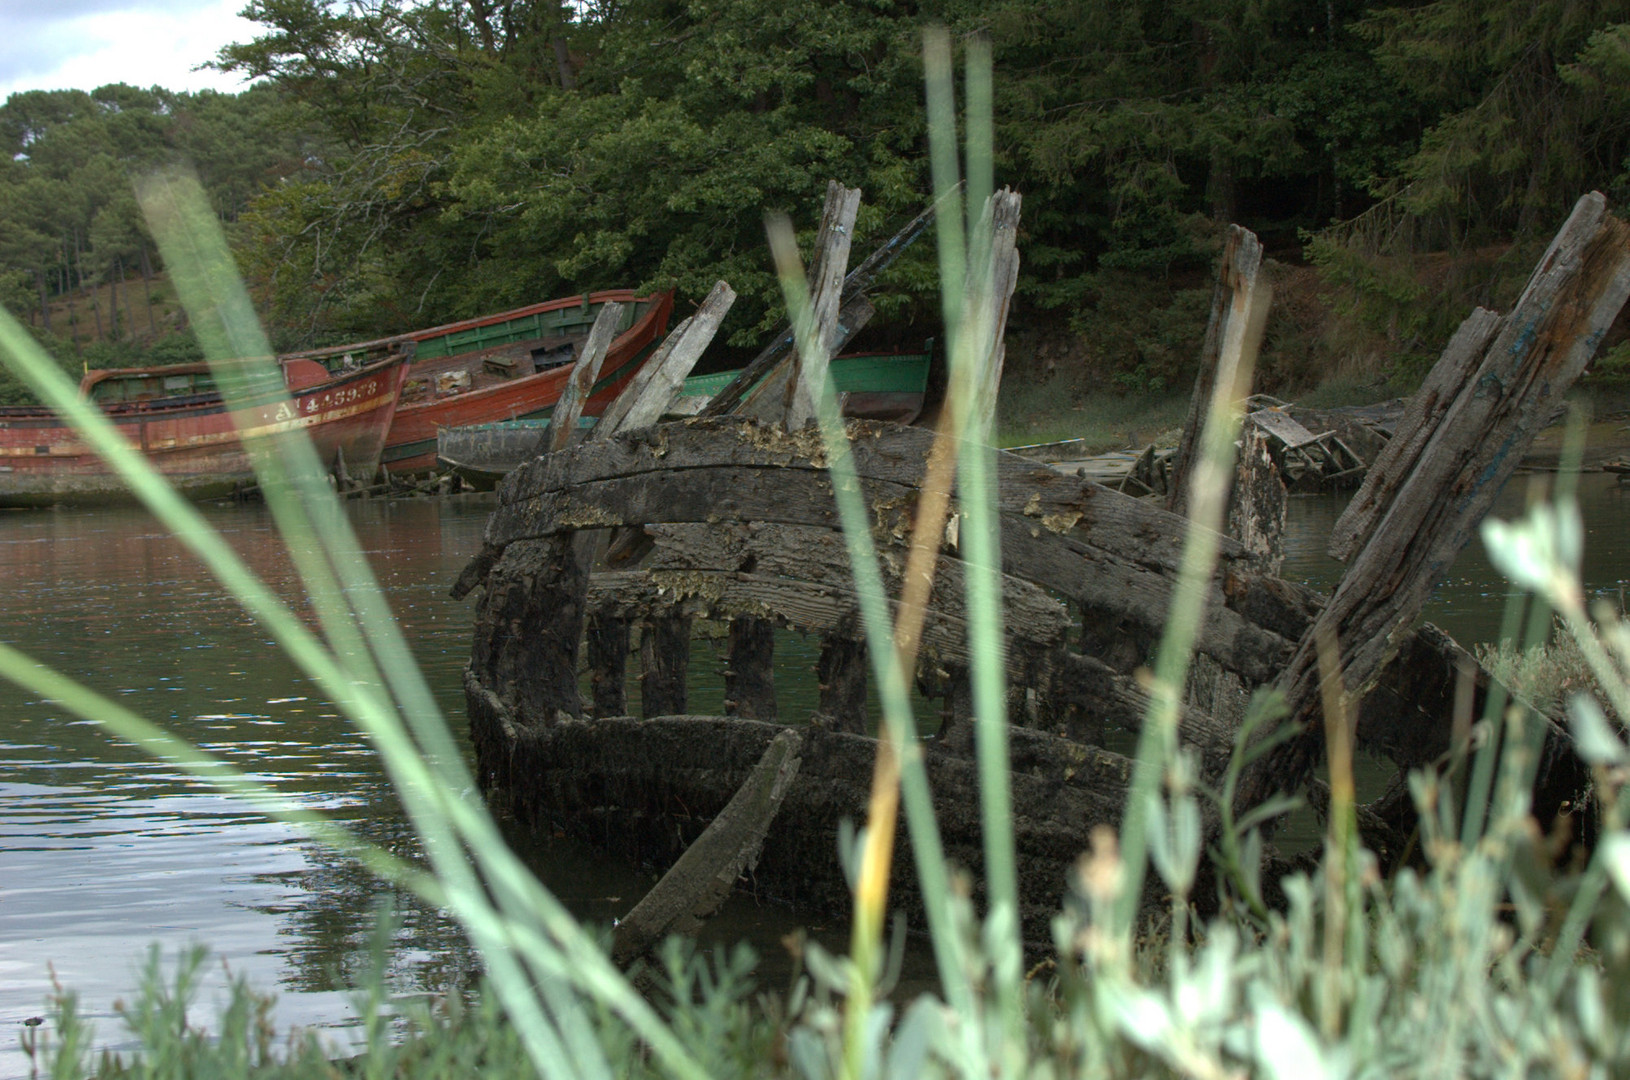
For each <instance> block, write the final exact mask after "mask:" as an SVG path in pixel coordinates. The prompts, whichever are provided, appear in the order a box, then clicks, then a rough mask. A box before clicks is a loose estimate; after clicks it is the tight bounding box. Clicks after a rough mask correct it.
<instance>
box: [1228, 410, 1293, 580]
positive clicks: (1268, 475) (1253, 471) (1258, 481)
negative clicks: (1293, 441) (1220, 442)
mask: <svg viewBox="0 0 1630 1080" xmlns="http://www.w3.org/2000/svg"><path fill="white" fill-rule="evenodd" d="M1287 507H1288V495H1287V493H1286V491H1285V482H1284V480H1282V479H1281V478H1280V476H1279V466H1277V465H1275V464H1274V463H1273V455H1272V454H1270V453H1269V452H1268V442H1267V436H1266V435H1265V434H1264V433H1263V432H1262V431H1261V430H1259V429H1257V428H1253V427H1247V428H1246V430H1245V432H1244V436H1243V438H1242V439H1241V441H1240V453H1239V461H1238V463H1237V464H1236V465H1235V467H1234V491H1233V496H1232V498H1231V499H1230V500H1229V504H1228V535H1229V536H1231V537H1233V538H1234V539H1235V540H1238V541H1239V542H1240V546H1242V547H1243V548H1245V550H1246V551H1248V552H1250V553H1251V556H1250V557H1251V559H1252V561H1253V562H1254V563H1255V564H1256V569H1257V570H1258V571H1260V572H1261V573H1264V574H1271V575H1274V576H1277V575H1278V573H1279V569H1280V567H1281V566H1283V565H1284V562H1285V513H1286V510H1287Z"/></svg>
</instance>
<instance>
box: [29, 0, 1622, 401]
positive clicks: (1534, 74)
mask: <svg viewBox="0 0 1630 1080" xmlns="http://www.w3.org/2000/svg"><path fill="white" fill-rule="evenodd" d="M246 14H247V15H248V16H249V17H250V18H252V19H254V20H256V21H258V22H259V23H260V24H261V27H262V32H261V34H260V36H258V37H257V38H255V39H254V40H252V41H248V42H243V43H240V44H237V45H233V46H231V47H229V48H227V49H225V50H223V52H222V53H221V55H220V56H219V57H218V58H217V63H218V64H220V65H221V66H223V67H225V68H227V69H228V70H232V71H236V72H239V73H241V74H243V75H246V76H256V77H259V81H258V82H256V83H255V84H253V86H252V88H251V89H249V90H247V91H245V92H244V93H241V94H237V95H229V94H216V93H201V94H180V93H170V92H167V91H164V90H161V89H158V88H154V89H149V90H141V89H135V88H132V87H128V86H122V85H118V86H109V87H104V88H102V89H100V90H98V91H96V92H95V93H92V94H85V93H80V92H71V91H62V92H31V93H20V94H14V95H12V96H11V98H10V99H9V100H7V101H6V103H5V104H4V106H0V140H3V141H4V142H5V143H6V145H7V148H8V150H9V153H7V154H6V155H5V160H4V161H0V178H3V182H0V299H3V300H4V302H5V304H6V305H7V306H8V307H9V308H11V310H13V311H14V312H16V313H18V314H20V315H21V314H23V313H26V312H29V311H32V312H33V313H34V317H33V325H34V326H35V328H36V330H37V331H38V332H40V333H41V335H42V337H45V338H46V339H47V340H50V341H54V342H56V343H57V344H58V347H59V352H60V351H61V345H62V343H65V342H69V341H70V339H69V337H68V331H67V329H66V328H65V327H63V326H61V325H57V324H52V325H49V326H48V325H46V323H47V321H48V319H49V315H50V310H51V303H52V301H53V299H54V298H58V297H62V296H66V295H68V294H71V293H73V292H74V291H75V290H84V289H86V288H89V287H91V286H93V285H97V284H101V285H109V284H111V285H112V286H113V287H114V288H130V287H132V285H129V284H125V283H126V282H141V281H144V280H146V279H147V277H148V276H149V274H150V272H152V271H153V270H154V269H155V267H154V266H153V263H154V260H155V259H156V254H155V252H154V249H153V245H152V244H151V242H150V240H149V239H148V238H147V237H146V236H145V235H144V233H143V230H142V226H141V223H140V221H139V220H138V216H137V215H136V213H135V209H134V204H133V200H132V199H131V196H130V178H131V177H132V176H133V175H134V174H136V173H139V172H141V171H142V170H145V169H149V168H152V167H155V166H157V165H160V164H163V163H167V162H171V161H175V160H183V161H187V162H190V163H191V164H192V165H193V166H194V167H195V168H196V169H197V170H198V172H199V174H200V176H201V178H202V179H203V182H204V184H205V186H206V188H207V189H208V190H209V191H210V193H211V194H212V197H213V198H214V200H215V202H216V205H217V207H218V209H219V212H220V215H221V218H222V220H223V222H225V223H226V224H227V226H228V228H229V232H230V235H231V236H232V238H233V242H234V244H235V245H236V249H237V251H238V253H239V259H240V264H241V266H242V268H243V270H244V272H245V275H246V277H247V278H248V280H249V282H250V284H251V287H252V288H253V290H254V291H255V295H256V297H257V300H258V302H259V303H260V305H261V310H262V313H263V315H264V316H265V318H266V319H267V322H268V326H269V328H270V329H271V330H272V332H273V338H274V341H275V342H276V343H277V344H278V345H280V346H282V347H295V346H304V345H310V344H317V343H325V342H331V341H335V340H340V339H345V338H349V337H355V336H364V335H373V334H378V333H388V332H391V331H395V330H402V329H407V328H409V327H413V326H419V325H427V324H431V323H435V322H440V321H445V320H448V319H453V318H461V317H466V316H471V315H476V314H480V313H483V312H487V311H492V310H497V309H501V308H504V307H508V306H514V305H518V304H522V303H526V302H529V301H531V300H535V299H542V298H547V297H550V296H556V295H561V294H565V293H571V292H578V291H582V290H586V289H592V288H601V287H609V286H637V287H641V288H658V287H662V288H674V289H676V290H678V293H679V297H680V302H681V305H682V307H681V310H683V305H685V304H687V303H689V302H692V301H694V300H697V299H699V298H700V297H701V296H702V295H703V294H704V293H705V292H706V290H707V288H708V287H709V286H710V285H711V284H712V283H713V281H714V280H716V279H717V278H719V277H723V278H726V279H728V280H729V281H730V282H731V283H732V284H733V285H734V286H735V287H736V288H737V289H738V290H739V291H740V292H741V293H742V295H743V302H742V303H741V304H740V305H738V309H739V310H738V311H737V312H735V313H733V314H732V318H731V322H730V324H728V325H727V328H726V332H727V334H728V335H729V337H730V341H731V344H733V345H735V346H737V347H745V346H746V345H748V344H749V343H751V342H752V341H753V340H754V339H755V338H756V336H757V335H758V334H759V333H760V332H761V331H762V329H763V328H764V326H765V325H767V323H768V322H769V321H771V320H773V319H774V318H775V317H776V315H777V311H776V300H775V289H774V287H773V282H772V279H771V276H770V267H769V260H768V255H767V252H766V248H765V244H764V240H763V215H764V213H765V211H768V210H781V211H786V212H789V213H791V214H792V215H793V217H794V220H795V221H797V222H798V223H799V224H800V226H802V227H805V228H810V229H812V228H813V225H814V220H813V219H814V216H815V214H816V213H817V208H818V206H819V203H820V193H821V192H822V190H823V189H824V185H825V183H826V180H827V179H828V178H829V177H830V178H837V179H841V180H843V181H844V182H845V183H848V184H851V185H855V186H859V187H860V188H862V189H863V190H864V192H865V203H864V209H863V211H862V217H861V221H860V226H859V229H858V231H859V233H860V234H861V235H860V236H859V237H857V250H863V249H865V248H866V245H867V242H868V240H876V239H880V238H881V237H883V236H886V235H887V234H888V232H890V231H892V229H893V228H895V227H897V226H898V225H899V224H900V223H901V222H903V221H904V220H905V219H907V218H908V217H910V216H911V215H913V214H915V213H916V212H917V211H918V210H920V209H921V208H922V207H923V206H924V205H925V204H926V202H927V200H928V192H929V180H928V169H927V162H926V155H925V132H924V120H923V108H922V89H921V87H922V65H921V60H920V49H921V31H922V27H923V26H924V25H925V24H927V23H929V22H930V21H938V22H942V23H945V24H947V25H948V26H949V27H951V29H952V31H953V33H954V34H955V35H956V36H957V37H958V38H959V39H965V38H966V37H968V36H969V35H975V34H978V35H983V36H985V37H986V38H988V40H989V41H990V43H991V46H992V49H993V52H994V56H995V66H996V113H997V147H996V153H997V170H998V181H999V182H1001V183H1006V184H1010V185H1012V186H1013V187H1015V188H1017V189H1018V190H1020V191H1022V192H1023V194H1024V197H1025V202H1024V233H1023V236H1022V238H1021V250H1022V254H1023V259H1024V263H1023V276H1022V278H1021V281H1020V286H1019V296H1018V300H1017V305H1016V309H1015V314H1014V320H1013V322H1014V325H1015V326H1016V327H1017V328H1019V329H1020V330H1025V329H1027V328H1028V329H1032V330H1045V331H1046V332H1047V333H1050V334H1052V335H1054V336H1055V337H1057V338H1061V339H1067V340H1070V341H1073V342H1074V345H1073V346H1072V349H1073V353H1072V355H1074V356H1075V357H1076V358H1078V359H1079V360H1080V361H1081V362H1082V363H1083V364H1086V365H1089V366H1093V367H1095V368H1096V369H1097V370H1100V371H1101V372H1103V373H1105V374H1107V375H1108V376H1110V377H1112V378H1114V379H1117V380H1119V382H1120V383H1121V385H1124V386H1127V387H1131V388H1138V387H1158V386H1169V385H1175V383H1176V380H1180V379H1182V378H1184V377H1185V373H1184V366H1185V365H1186V364H1191V363H1192V360H1193V355H1194V346H1193V343H1194V341H1195V339H1196V336H1197V335H1196V331H1195V326H1196V324H1197V323H1199V322H1201V321H1203V318H1204V306H1205V302H1206V297H1207V296H1208V291H1207V289H1206V287H1205V275H1206V273H1207V267H1208V266H1209V263H1210V260H1211V258H1212V255H1213V254H1214V252H1215V250H1216V245H1217V241H1218V237H1219V235H1220V231H1221V227H1222V226H1223V225H1225V224H1226V223H1228V222H1230V221H1237V222H1240V223H1241V224H1244V225H1246V226H1248V227H1250V228H1252V229H1254V230H1256V231H1257V232H1258V233H1259V234H1260V235H1261V236H1262V237H1263V239H1264V241H1265V242H1266V243H1267V245H1268V247H1269V250H1270V253H1271V254H1273V255H1274V256H1275V257H1276V258H1277V259H1278V260H1280V261H1281V262H1284V263H1288V264H1304V263H1306V264H1311V265H1312V266H1315V267H1317V268H1318V274H1319V275H1320V276H1319V278H1318V281H1319V290H1320V291H1319V294H1318V295H1319V296H1320V297H1321V301H1320V303H1321V304H1322V305H1323V306H1324V308H1325V309H1328V310H1329V311H1333V312H1335V313H1336V314H1337V315H1338V316H1339V317H1340V319H1341V320H1344V323H1343V325H1345V326H1346V327H1347V330H1346V333H1347V334H1348V335H1349V336H1348V337H1347V338H1346V339H1343V340H1344V341H1345V344H1341V343H1339V342H1338V343H1332V339H1331V337H1330V331H1329V328H1328V326H1324V327H1323V328H1322V329H1319V330H1318V332H1317V334H1316V333H1315V332H1314V331H1313V330H1312V329H1310V327H1312V326H1313V324H1314V322H1316V321H1317V320H1313V319H1311V318H1309V317H1304V318H1303V319H1302V322H1301V323H1297V322H1296V321H1295V320H1296V311H1295V310H1294V305H1292V309H1291V310H1289V311H1288V312H1287V314H1285V315H1284V316H1282V317H1281V322H1282V323H1284V325H1283V327H1282V328H1281V330H1280V331H1279V334H1278V338H1277V339H1275V338H1272V337H1271V338H1270V352H1271V351H1272V348H1273V345H1274V342H1275V340H1277V341H1278V344H1279V347H1280V351H1281V352H1282V353H1284V354H1285V355H1286V357H1288V358H1286V359H1281V360H1280V361H1279V363H1280V365H1281V369H1280V372H1279V374H1280V376H1281V377H1283V378H1287V379H1288V378H1293V377H1296V376H1298V375H1301V376H1305V375H1306V374H1307V372H1306V371H1305V370H1302V369H1305V368H1306V367H1307V365H1309V364H1317V363H1319V362H1322V361H1321V357H1323V358H1324V359H1328V354H1330V352H1331V351H1332V350H1334V349H1337V348H1348V347H1356V346H1354V345H1353V342H1354V341H1356V340H1357V337H1361V336H1363V335H1366V334H1367V335H1369V339H1368V340H1369V343H1370V345H1371V347H1376V348H1378V349H1380V351H1382V352H1384V353H1386V354H1387V358H1386V363H1388V364H1391V365H1393V366H1395V367H1397V368H1399V369H1400V370H1405V369H1408V368H1409V366H1410V365H1411V364H1414V365H1417V366H1418V364H1419V362H1420V360H1421V358H1423V357H1426V356H1429V355H1430V354H1432V353H1433V352H1435V350H1436V347H1437V346H1438V345H1439V344H1441V341H1442V335H1443V334H1444V333H1446V330H1447V327H1448V326H1449V325H1451V324H1452V321H1457V320H1458V318H1459V317H1460V316H1461V315H1462V314H1464V311H1465V305H1466V304H1467V303H1469V302H1484V303H1499V302H1502V300H1505V299H1508V297H1507V296H1505V295H1503V294H1502V290H1507V289H1509V288H1510V283H1511V282H1512V281H1515V280H1520V278H1521V277H1522V276H1524V275H1525V274H1526V272H1527V270H1528V268H1529V266H1530V265H1531V258H1532V255H1533V253H1534V245H1535V244H1536V243H1541V242H1543V240H1544V239H1545V238H1547V237H1548V236H1549V235H1550V232H1551V231H1552V230H1553V229H1554V228H1555V227H1556V225H1557V224H1558V223H1559V222H1560V220H1561V218H1562V216H1563V215H1564V214H1565V213H1566V211H1567V208H1568V207H1569V206H1570V205H1571V204H1572V202H1573V200H1574V199H1575V198H1576V197H1577V196H1578V195H1579V194H1581V193H1582V192H1584V191H1586V190H1589V189H1591V188H1598V189H1601V190H1603V191H1605V192H1606V193H1607V194H1608V195H1609V197H1610V198H1612V199H1614V200H1615V201H1618V200H1621V199H1622V198H1623V197H1624V196H1625V195H1626V194H1627V193H1630V161H1627V157H1630V0H1430V2H1399V0H1387V2H1381V0H1163V2H1160V3H1147V2H1139V0H977V2H976V0H921V2H896V0H773V2H770V0H590V2H580V0H573V2H566V0H420V2H409V0H368V2H358V0H352V2H340V0H249V2H248V4H247V8H246ZM934 287H935V283H934V264H933V260H932V257H931V250H930V248H929V246H928V245H919V246H918V247H917V248H916V249H913V251H912V252H911V253H910V255H909V257H907V258H905V259H902V260H901V261H900V262H899V263H897V264H896V265H895V267H894V268H893V269H892V270H891V271H890V272H889V274H888V275H887V277H886V278H885V279H884V282H883V284H882V287H881V288H880V289H879V290H878V295H877V300H878V307H879V312H880V314H879V317H878V319H877V320H876V322H877V324H878V326H879V328H880V329H879V332H880V333H883V334H889V333H893V334H896V335H900V336H902V337H905V336H909V335H912V334H916V335H918V336H919V337H920V336H929V335H931V334H932V333H933V331H932V330H931V329H929V319H930V313H931V312H932V311H933V310H934V309H933V306H932V305H930V304H929V303H927V299H928V297H929V296H930V295H931V293H932V290H933V289H934ZM118 310H119V306H118V304H116V303H115V304H112V305H110V310H109V312H108V314H109V324H110V325H108V326H106V327H101V326H99V327H98V336H101V337H104V338H109V339H113V340H117V339H119V338H120V337H121V336H125V337H130V338H132V339H138V340H141V341H145V342H147V343H148V344H152V343H153V342H156V341H160V340H164V339H165V337H166V334H168V333H169V331H171V330H173V329H174V328H175V327H174V326H173V325H172V326H170V327H165V326H163V325H161V324H160V323H159V322H158V321H157V320H154V319H153V318H152V314H151V311H152V309H151V307H149V309H148V318H147V320H146V321H147V325H136V326H121V325H119V324H118V323H117V322H116V321H115V320H116V318H117V316H116V314H115V313H116V312H117V311H118ZM98 320H99V321H100V314H98ZM125 321H126V322H127V323H128V322H130V321H132V320H130V319H129V318H126V320H125ZM137 321H138V322H139V321H140V320H137ZM59 322H60V320H59ZM80 330H83V328H80ZM1320 335H1322V337H1321V336H1320ZM1355 335H1356V336H1355ZM72 340H73V342H77V341H78V335H77V334H76V335H75V336H74V338H73V339H72ZM68 349H69V351H72V349H73V345H72V344H70V345H68ZM1321 350H1322V352H1321ZM182 351H184V350H182ZM1292 354H1294V355H1292ZM178 355H179V353H178ZM1297 364H1300V365H1302V369H1299V368H1297ZM76 366H77V365H76Z"/></svg>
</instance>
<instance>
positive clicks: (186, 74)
mask: <svg viewBox="0 0 1630 1080" xmlns="http://www.w3.org/2000/svg"><path fill="white" fill-rule="evenodd" d="M243 6H244V0H47V2H42V0H0V26H4V27H5V28H6V33H5V34H4V35H3V36H0V98H4V97H5V96H6V95H9V94H11V93H14V92H16V91H19V90H62V89H79V90H94V89H95V88H96V87H98V86H105V85H107V84H108V83H115V82H124V83H130V84H132V85H135V86H154V85H157V86H163V87H166V88H168V89H171V90H202V89H206V88H210V89H216V90H227V91H233V90H238V89H241V88H242V86H243V83H242V81H241V80H240V78H239V77H238V76H236V75H226V74H223V73H221V72H217V71H202V72H200V71H193V70H192V69H193V68H194V67H196V66H197V65H199V64H201V63H204V62H205V61H207V60H212V59H214V57H215V54H216V52H217V51H218V50H219V49H220V48H221V47H222V46H223V45H227V44H229V43H231V42H234V41H247V40H249V39H250V38H251V37H253V36H254V35H255V32H256V30H257V25H256V24H255V23H252V22H249V21H248V20H246V19H240V18H238V15H237V12H238V11H239V10H240V9H241V8H242V7H243Z"/></svg>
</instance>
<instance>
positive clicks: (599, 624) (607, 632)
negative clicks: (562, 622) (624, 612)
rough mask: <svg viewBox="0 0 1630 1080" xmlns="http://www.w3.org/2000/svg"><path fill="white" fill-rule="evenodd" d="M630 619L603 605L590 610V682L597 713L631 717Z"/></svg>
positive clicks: (598, 714) (597, 714)
mask: <svg viewBox="0 0 1630 1080" xmlns="http://www.w3.org/2000/svg"><path fill="white" fill-rule="evenodd" d="M628 639H629V633H628V620H627V619H625V618H623V617H622V616H621V615H619V614H617V613H616V612H614V611H610V610H607V609H605V608H602V609H600V610H598V611H591V612H589V629H588V639H587V641H588V664H589V682H590V684H591V686H592V687H593V693H594V715H595V716H627V715H628V692H627V690H626V689H625V688H624V681H625V679H626V677H627V672H628Z"/></svg>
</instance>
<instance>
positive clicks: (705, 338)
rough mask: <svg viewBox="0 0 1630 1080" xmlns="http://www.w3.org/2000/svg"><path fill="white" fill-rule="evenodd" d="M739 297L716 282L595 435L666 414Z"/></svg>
mask: <svg viewBox="0 0 1630 1080" xmlns="http://www.w3.org/2000/svg"><path fill="white" fill-rule="evenodd" d="M735 302H736V291H735V290H734V289H732V288H731V287H730V286H729V285H728V284H726V283H725V282H723V281H720V282H716V283H715V284H714V286H713V290H712V291H711V292H709V293H708V294H707V298H706V299H705V300H703V301H702V304H701V306H700V307H698V308H697V309H696V311H695V313H694V314H692V315H691V316H690V317H689V318H687V319H685V321H684V322H682V323H680V324H679V326H678V327H676V328H675V329H674V331H673V332H672V333H671V334H669V335H668V337H667V340H665V341H664V342H663V343H662V345H661V346H660V347H659V348H658V350H657V354H656V355H655V356H652V357H651V359H649V360H647V361H646V362H645V364H644V365H643V366H642V367H641V368H640V369H639V371H637V372H635V373H634V377H633V379H631V380H630V381H629V383H628V386H627V388H626V389H624V390H623V392H622V393H621V394H618V395H617V400H616V401H614V402H612V403H611V405H609V406H608V407H607V408H606V411H605V413H604V414H602V415H601V417H600V422H599V423H598V424H597V425H595V430H594V432H593V434H592V437H593V438H596V439H604V438H610V437H611V436H612V435H615V434H616V433H617V432H619V431H628V430H632V429H634V428H642V427H649V426H650V425H652V424H654V423H656V422H657V421H658V420H660V419H662V415H663V414H664V413H665V412H667V410H668V407H669V406H670V405H672V404H673V400H674V398H675V397H677V396H678V394H679V388H680V387H681V386H683V385H684V383H685V379H686V377H687V376H689V375H690V373H691V369H692V368H693V367H695V366H696V361H697V360H698V359H700V358H701V356H702V353H703V352H704V351H705V350H706V349H707V347H708V345H709V344H711V343H712V341H713V338H714V336H715V335H716V334H717V333H718V332H719V325H720V324H721V323H722V322H724V317H725V316H726V315H727V314H729V313H730V306H731V305H732V304H734V303H735Z"/></svg>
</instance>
